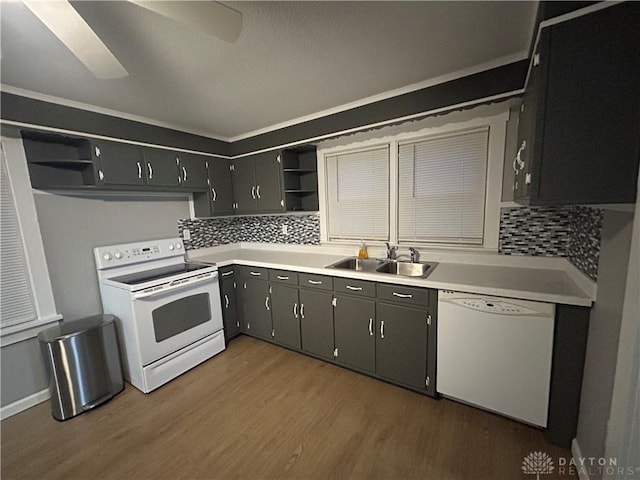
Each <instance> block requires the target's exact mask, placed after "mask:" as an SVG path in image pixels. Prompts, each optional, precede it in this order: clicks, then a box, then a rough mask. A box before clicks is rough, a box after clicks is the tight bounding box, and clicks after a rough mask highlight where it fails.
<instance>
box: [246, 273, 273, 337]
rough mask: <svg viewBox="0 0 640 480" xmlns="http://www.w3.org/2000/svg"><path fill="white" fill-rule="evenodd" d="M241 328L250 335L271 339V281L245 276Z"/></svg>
mask: <svg viewBox="0 0 640 480" xmlns="http://www.w3.org/2000/svg"><path fill="white" fill-rule="evenodd" d="M240 295H241V298H242V304H241V320H242V323H241V329H242V331H243V332H245V333H247V334H248V335H255V336H256V337H260V338H264V339H267V340H269V339H271V311H270V308H271V307H270V304H269V303H270V298H269V282H267V281H266V279H265V280H261V279H257V278H252V277H245V278H243V280H242V289H241V294H240Z"/></svg>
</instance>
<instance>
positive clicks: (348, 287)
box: [347, 285, 362, 292]
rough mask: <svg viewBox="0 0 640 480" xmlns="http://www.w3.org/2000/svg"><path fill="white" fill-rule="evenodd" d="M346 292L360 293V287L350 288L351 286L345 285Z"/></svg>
mask: <svg viewBox="0 0 640 480" xmlns="http://www.w3.org/2000/svg"><path fill="white" fill-rule="evenodd" d="M347 289H348V290H353V291H354V292H361V291H362V287H352V286H351V285H347Z"/></svg>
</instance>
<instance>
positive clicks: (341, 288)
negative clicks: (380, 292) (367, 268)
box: [333, 278, 376, 297]
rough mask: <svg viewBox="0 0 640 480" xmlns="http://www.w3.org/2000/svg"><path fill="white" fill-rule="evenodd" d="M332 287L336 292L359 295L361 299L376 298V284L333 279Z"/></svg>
mask: <svg viewBox="0 0 640 480" xmlns="http://www.w3.org/2000/svg"><path fill="white" fill-rule="evenodd" d="M333 287H334V289H335V291H336V292H340V293H348V294H350V295H359V296H363V297H375V296H376V284H375V283H374V282H367V281H363V280H353V279H351V278H334V279H333Z"/></svg>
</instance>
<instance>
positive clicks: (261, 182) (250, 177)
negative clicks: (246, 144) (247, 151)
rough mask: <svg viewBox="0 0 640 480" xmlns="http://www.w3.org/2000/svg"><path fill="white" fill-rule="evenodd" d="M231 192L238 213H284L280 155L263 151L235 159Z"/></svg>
mask: <svg viewBox="0 0 640 480" xmlns="http://www.w3.org/2000/svg"><path fill="white" fill-rule="evenodd" d="M233 193H234V198H235V201H236V212H237V213H259V212H260V213H276V212H284V211H285V208H284V197H283V189H282V158H281V155H280V154H279V153H277V152H265V153H259V154H256V155H250V156H247V157H242V158H238V159H236V160H234V162H233Z"/></svg>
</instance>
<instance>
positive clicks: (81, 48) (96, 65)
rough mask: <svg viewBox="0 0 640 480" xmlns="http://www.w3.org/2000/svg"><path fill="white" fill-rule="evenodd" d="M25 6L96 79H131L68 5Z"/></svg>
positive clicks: (29, 1)
mask: <svg viewBox="0 0 640 480" xmlns="http://www.w3.org/2000/svg"><path fill="white" fill-rule="evenodd" d="M23 2H24V4H25V5H26V6H27V7H28V8H29V10H31V11H32V12H33V13H34V15H35V16H36V17H38V18H39V19H40V20H41V21H42V23H44V24H45V25H46V26H47V27H48V28H49V30H51V31H52V32H53V33H54V34H55V36H56V37H58V38H59V39H60V40H61V41H62V43H64V44H65V45H66V47H67V48H68V49H69V50H71V52H72V53H73V54H74V55H75V56H76V57H78V59H79V60H80V61H81V62H82V63H83V64H84V65H85V66H86V67H87V68H88V69H89V70H90V71H91V73H93V74H94V75H95V77H96V78H99V79H101V80H108V79H114V78H122V77H126V76H127V75H129V73H128V72H127V71H126V70H125V68H124V67H123V66H122V64H121V63H120V62H119V61H118V59H117V58H116V57H115V56H114V55H113V54H112V53H111V51H110V50H109V49H108V48H107V46H106V45H105V44H104V43H102V40H100V38H98V36H97V35H96V34H95V32H94V31H93V30H92V29H91V27H90V26H89V25H88V24H87V23H86V22H85V21H84V19H83V18H82V17H81V16H80V14H78V12H77V11H76V10H75V9H74V8H73V7H72V6H71V4H70V3H69V2H68V1H64V0H58V1H38V0H34V1H32V0H23Z"/></svg>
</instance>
